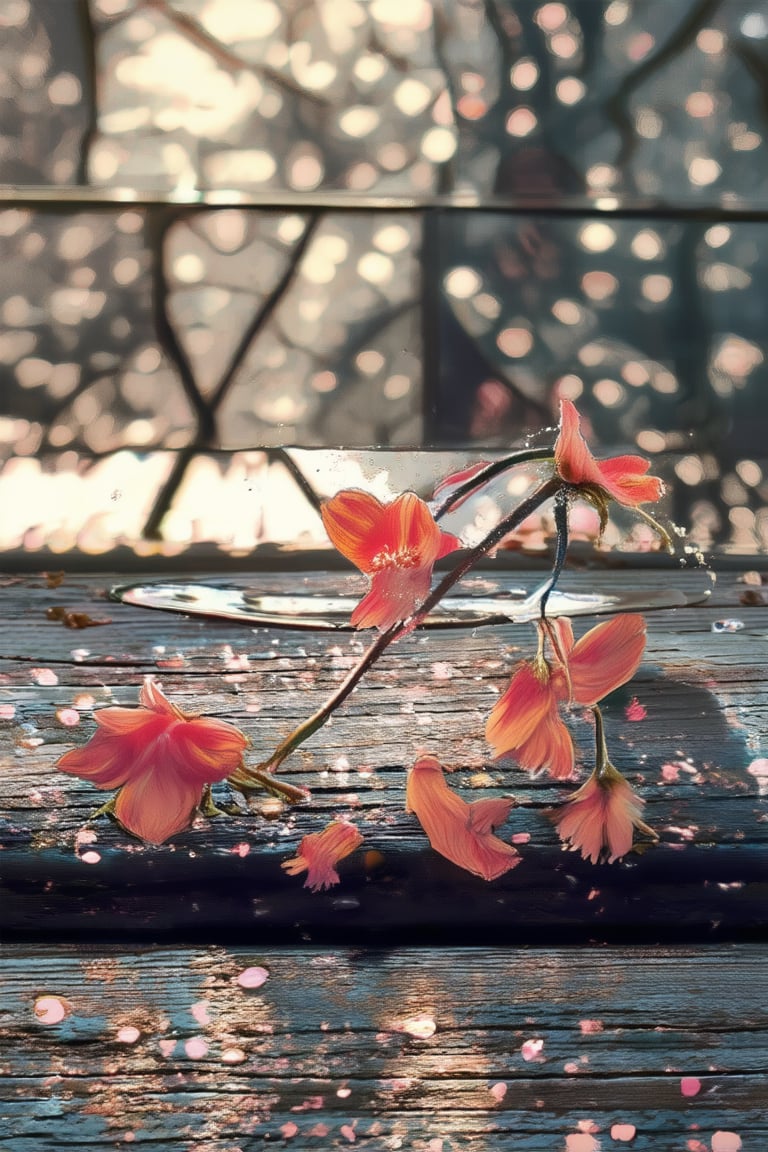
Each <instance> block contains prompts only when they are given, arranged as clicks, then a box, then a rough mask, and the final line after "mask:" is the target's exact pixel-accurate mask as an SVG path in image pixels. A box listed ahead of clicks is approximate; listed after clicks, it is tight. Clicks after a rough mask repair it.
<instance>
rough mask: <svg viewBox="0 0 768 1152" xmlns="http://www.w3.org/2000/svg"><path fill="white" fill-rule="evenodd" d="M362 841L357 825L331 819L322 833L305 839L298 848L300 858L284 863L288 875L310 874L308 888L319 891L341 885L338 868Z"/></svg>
mask: <svg viewBox="0 0 768 1152" xmlns="http://www.w3.org/2000/svg"><path fill="white" fill-rule="evenodd" d="M362 842H363V837H362V836H361V835H360V833H359V832H358V830H357V828H356V827H355V825H354V824H351V823H349V821H347V820H332V821H331V823H330V824H327V825H326V826H325V828H323V830H322V832H312V833H310V834H309V835H308V836H305V837H304V838H303V840H302V841H301V844H300V846H299V852H298V855H297V856H294V857H293V859H292V860H285V861H283V863H282V864H281V868H284V869H285V871H286V872H287V873H288V874H289V876H297V875H299V873H301V872H306V873H307V879H306V881H305V883H304V887H305V888H311V889H312V891H313V892H317V891H319V890H321V889H323V888H330V887H332V885H334V884H338V883H339V874H338V872H337V871H336V865H337V864H338V862H339V860H343V859H344V857H345V856H349V854H350V853H351V852H354V851H355V849H356V848H359V847H360V845H361V844H362Z"/></svg>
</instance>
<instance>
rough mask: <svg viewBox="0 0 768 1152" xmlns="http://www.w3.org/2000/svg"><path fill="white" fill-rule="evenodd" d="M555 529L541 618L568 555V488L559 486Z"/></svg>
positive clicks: (544, 614) (545, 611)
mask: <svg viewBox="0 0 768 1152" xmlns="http://www.w3.org/2000/svg"><path fill="white" fill-rule="evenodd" d="M555 530H556V532H557V541H556V545H555V563H554V566H553V568H552V575H551V577H550V579H549V583H548V584H547V587H546V588H545V590H544V594H543V595H542V597H541V604H540V605H539V611H540V613H541V618H542V620H543V619H544V617H545V616H546V614H547V601H548V600H549V598H550V596H551V595H552V593H553V592H554V590H555V588H556V587H557V582H558V580H559V579H560V573H561V572H562V570H563V565H564V564H565V558H566V556H567V555H568V489H567V488H561V489H560V490H559V492H558V493H557V495H556V496H555Z"/></svg>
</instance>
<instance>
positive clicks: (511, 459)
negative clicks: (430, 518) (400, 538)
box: [434, 448, 553, 520]
mask: <svg viewBox="0 0 768 1152" xmlns="http://www.w3.org/2000/svg"><path fill="white" fill-rule="evenodd" d="M552 459H553V456H552V449H551V448H524V449H522V450H521V451H520V452H512V453H511V454H510V455H509V456H504V457H503V458H502V459H501V460H494V461H493V462H492V463H491V464H488V465H487V466H486V467H485V468H483V469H481V471H480V472H476V473H475V475H474V476H470V478H469V480H465V481H464V483H463V484H460V485H459V487H458V488H456V489H454V491H453V492H451V493H450V495H449V496H446V498H445V500H443V502H442V504H440V505H438V507H437V510H436V511H435V513H434V517H435V520H440V519H441V518H442V517H443V516H445V515H446V513H447V512H450V510H451V509H452V508H454V507H455V506H456V505H457V504H460V503H461V501H462V500H464V499H465V498H466V497H467V496H469V495H470V494H471V493H472V492H475V491H476V490H477V489H478V488H482V487H483V485H484V484H487V483H488V481H489V480H493V479H494V478H495V477H496V476H500V475H501V474H502V472H507V471H508V470H509V469H510V468H516V467H517V465H518V464H528V463H531V462H533V461H535V462H536V463H539V464H540V463H543V462H544V461H546V460H552Z"/></svg>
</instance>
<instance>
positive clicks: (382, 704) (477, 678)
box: [0, 571, 768, 944]
mask: <svg viewBox="0 0 768 1152" xmlns="http://www.w3.org/2000/svg"><path fill="white" fill-rule="evenodd" d="M259 579H260V590H261V591H263V592H266V591H275V592H278V591H286V590H296V589H297V588H301V589H302V590H307V589H314V590H317V591H318V592H320V593H323V594H328V593H329V592H339V591H345V592H349V593H351V594H355V593H356V592H357V591H359V590H360V588H361V581H360V580H358V579H357V578H356V577H353V576H349V575H345V574H340V573H334V574H330V575H325V576H322V575H319V574H294V575H293V576H287V575H283V576H280V575H279V574H274V573H270V574H263V575H262V576H261V577H260V578H259ZM539 579H540V577H539V576H538V575H534V574H531V576H530V577H529V579H528V580H527V581H526V580H525V579H523V578H521V577H520V576H519V575H518V574H516V575H514V576H496V575H495V574H492V573H491V574H488V573H482V574H480V575H478V576H476V577H474V579H472V580H469V581H467V582H466V585H467V590H473V589H474V590H475V591H478V590H479V591H488V592H494V593H495V592H497V591H498V590H500V589H504V588H506V587H509V586H511V585H514V586H519V585H520V584H521V583H522V584H527V585H528V586H533V585H534V584H536V583H537V582H538V580H539ZM119 581H120V577H119V576H116V577H115V580H114V582H119ZM670 581H675V582H676V583H677V584H678V586H680V587H682V588H688V587H691V586H692V585H694V584H695V585H696V586H697V587H701V586H702V584H703V578H702V576H701V575H695V574H693V575H692V574H687V573H680V574H678V573H675V572H652V571H651V572H634V573H629V572H616V573H605V572H600V573H597V574H592V573H588V572H584V573H573V574H569V576H568V580H567V585H568V587H569V588H570V589H572V590H574V591H586V590H592V589H593V588H594V587H595V585H596V584H599V587H600V588H601V590H603V589H604V590H607V591H611V590H618V591H622V590H624V591H626V590H627V589H628V588H631V589H643V588H647V589H651V590H652V589H654V588H658V587H660V586H663V585H665V584H668V583H669V582H670ZM111 582H112V581H110V580H109V578H107V577H104V576H103V575H100V576H97V577H85V576H82V577H81V576H77V577H75V576H71V577H67V578H66V579H65V581H64V583H63V584H62V585H61V587H59V588H57V589H48V588H47V587H46V583H45V580H43V579H42V578H40V577H34V576H30V577H12V578H8V579H7V580H6V581H5V582H4V583H3V586H2V587H1V588H0V592H1V593H2V594H1V595H0V707H2V709H3V711H2V712H0V716H2V717H4V718H3V719H0V758H1V761H0V762H1V763H2V769H3V770H2V774H1V775H0V845H2V851H1V852H0V883H1V884H2V891H1V895H2V901H1V902H0V933H2V938H3V939H5V940H9V939H19V940H21V939H29V940H32V939H51V938H53V939H60V940H64V939H71V940H74V939H77V940H79V939H83V938H92V939H99V938H101V939H110V940H114V941H121V940H122V941H126V942H127V941H130V940H131V939H146V940H155V941H157V940H162V939H166V938H167V939H171V940H179V939H182V940H187V941H189V942H194V941H205V942H209V941H212V940H220V941H221V942H238V941H239V942H245V941H248V942H251V941H252V942H269V943H279V942H284V943H286V942H291V941H295V942H299V943H308V942H315V943H321V942H324V941H327V942H338V943H345V944H353V943H377V942H378V943H386V944H390V943H395V942H396V941H398V940H400V941H403V942H410V943H419V942H421V943H424V944H426V943H432V942H443V943H451V942H453V943H466V942H475V943H481V942H494V943H502V942H505V943H514V944H518V943H525V942H537V941H538V942H542V941H550V940H551V941H557V942H564V941H567V940H573V941H582V942H584V941H589V940H614V941H615V940H627V939H629V938H630V937H634V938H636V939H637V940H640V941H645V940H654V939H656V940H664V939H666V940H675V939H677V940H692V939H695V938H698V939H701V940H707V941H709V940H718V939H720V940H722V939H728V938H731V939H736V938H742V939H744V938H750V937H755V936H756V935H758V936H762V933H763V931H764V926H765V910H766V897H767V896H768V866H767V865H768V810H767V808H766V795H765V793H766V791H767V790H768V780H767V779H766V777H765V776H762V777H761V776H760V774H759V773H760V765H759V764H758V766H757V767H755V763H754V762H755V761H756V760H759V758H760V757H761V756H762V755H763V754H764V752H763V749H764V734H765V731H766V713H767V712H768V691H767V678H768V672H767V670H766V662H765V659H764V655H765V650H766V641H767V640H768V609H767V608H754V607H744V606H741V605H740V604H739V595H740V593H741V592H742V591H743V586H742V585H740V584H738V583H737V581H736V578H735V576H733V575H727V576H721V578H720V580H719V582H718V584H717V586H716V588H715V592H714V596H713V597H712V599H711V601H710V602H709V603H707V604H706V605H705V606H701V607H688V608H681V609H676V610H663V611H658V612H655V613H649V614H648V624H649V641H648V649H647V655H646V659H645V662H644V663H643V665H642V667H641V669H640V671H639V672H638V674H637V676H636V677H635V679H634V680H633V682H632V683H631V685H628V686H627V688H626V689H621V690H619V692H617V693H616V694H614V696H613V697H612V698H611V700H610V701H609V702H608V706H607V708H606V718H607V729H608V738H609V743H610V747H611V751H612V755H613V759H614V760H615V762H616V763H617V765H618V766H619V767H620V768H621V769H622V770H623V771H625V772H626V773H627V775H628V777H629V779H630V780H631V781H632V782H633V783H635V784H636V785H637V786H638V787H639V789H640V791H641V794H642V795H643V796H644V797H645V799H646V801H647V807H646V818H647V820H648V822H649V823H650V824H652V825H653V826H654V827H655V828H656V829H657V830H658V832H659V834H660V836H661V844H660V845H659V846H657V847H655V848H653V849H651V850H650V851H648V852H646V853H645V854H643V855H635V856H632V857H630V858H628V859H627V860H626V861H625V862H624V863H622V864H616V865H612V866H601V867H597V868H595V867H593V866H592V865H590V864H587V863H585V862H584V861H582V860H581V859H579V858H578V857H577V856H576V855H575V854H573V853H564V852H563V851H562V850H561V848H560V845H559V844H558V842H557V840H556V837H555V835H554V831H553V829H552V827H551V824H550V822H549V820H548V819H547V818H546V815H545V812H546V810H547V809H548V808H549V807H550V806H551V805H552V804H553V803H554V802H556V801H558V800H560V799H562V798H563V797H564V796H565V795H567V793H568V792H569V791H571V790H572V786H569V785H557V784H554V783H553V782H551V781H549V780H543V779H531V778H530V777H528V776H527V775H526V774H524V773H522V772H520V771H519V770H517V769H516V768H515V767H514V764H512V763H501V764H499V763H493V762H492V761H491V760H490V759H489V750H488V746H487V745H486V744H485V741H484V739H483V728H484V723H485V719H486V717H487V715H488V712H489V711H490V708H491V707H492V705H493V703H494V701H495V700H496V699H497V697H498V693H499V692H500V691H503V689H504V687H505V686H506V682H507V679H508V674H509V672H510V670H511V669H512V668H513V667H514V664H515V662H516V661H517V660H518V659H520V658H521V656H526V655H530V654H531V651H532V645H533V629H532V627H531V626H530V625H524V626H511V625H509V626H488V627H482V628H477V629H474V630H473V629H470V628H468V629H462V630H458V631H453V630H451V631H442V632H428V633H425V632H420V633H416V634H414V635H412V636H411V637H409V638H407V639H405V640H403V641H401V642H400V643H398V644H397V645H395V646H394V647H393V648H392V649H391V650H390V652H388V653H387V654H386V655H385V657H384V658H383V659H382V660H381V662H380V664H379V665H378V666H377V667H376V668H375V669H374V670H373V671H372V672H371V674H370V675H369V676H368V677H367V679H366V680H365V681H364V682H363V684H362V685H361V686H360V687H359V688H358V689H357V690H356V692H355V693H354V694H353V696H352V697H351V698H350V700H349V701H347V703H346V704H345V705H344V706H343V708H342V709H341V710H340V711H339V712H338V713H337V715H336V716H335V717H334V719H333V721H332V723H331V724H329V725H328V726H327V727H326V728H325V729H324V730H322V731H321V732H319V733H318V734H317V735H316V736H315V737H313V739H312V740H311V741H310V742H309V743H308V744H307V745H305V746H304V748H303V749H302V750H300V751H299V752H298V753H297V754H296V755H295V756H294V757H293V758H292V759H291V760H290V761H289V762H288V763H287V764H286V769H287V771H286V776H287V778H288V779H290V780H291V781H293V782H295V783H300V784H302V785H306V786H308V787H309V788H310V789H311V791H312V800H311V802H310V803H308V804H307V805H305V806H302V807H300V808H296V809H293V810H291V811H285V812H283V813H281V814H278V815H277V817H276V818H273V819H267V818H265V815H264V814H263V811H262V805H261V802H259V801H258V800H257V801H256V802H255V803H254V804H253V806H252V811H251V812H248V811H246V810H245V808H244V806H243V805H242V803H241V802H240V801H238V799H237V798H236V797H234V796H232V795H231V794H230V793H229V792H228V789H227V787H226V785H222V786H217V787H216V788H215V793H216V796H217V799H219V800H220V801H222V802H224V803H231V804H233V805H234V807H235V811H236V814H235V815H232V816H229V817H226V818H220V819H217V820H215V821H208V820H204V819H202V818H201V819H200V820H199V821H198V822H197V823H196V825H195V827H194V828H192V829H191V830H189V831H188V832H186V833H184V834H183V835H181V836H179V837H178V838H176V840H175V841H174V843H173V844H169V845H165V846H163V847H160V848H149V847H145V846H142V845H140V844H138V843H137V842H136V841H134V840H132V839H131V838H130V837H128V836H126V835H125V834H124V833H123V832H122V831H121V830H120V829H119V828H118V827H117V826H116V825H114V824H113V823H111V822H110V821H109V820H108V819H106V818H102V819H100V820H99V821H97V822H95V823H93V824H92V825H91V826H90V827H91V828H92V830H93V832H95V835H96V839H95V841H94V842H93V843H88V844H87V849H88V851H89V852H93V853H95V854H96V855H97V856H98V859H97V860H96V861H95V862H94V863H92V864H89V863H87V862H85V861H84V859H83V856H84V854H85V847H86V846H85V845H84V843H83V841H82V840H80V841H78V839H77V833H78V831H79V830H80V829H81V828H82V826H83V824H84V822H85V821H86V820H87V819H88V817H89V815H90V813H92V812H93V811H94V809H95V808H97V807H98V806H99V805H100V804H101V803H102V802H103V800H104V798H105V796H104V794H103V793H100V792H97V791H96V790H95V789H93V788H92V787H90V786H89V785H87V784H85V783H83V782H81V781H79V780H77V779H74V778H72V777H68V776H64V775H62V774H58V773H57V772H56V770H55V768H54V764H55V761H56V759H57V757H58V756H59V755H60V754H61V753H62V752H64V751H66V750H67V749H68V748H71V747H73V746H75V745H77V744H80V743H82V742H84V741H85V740H86V739H87V738H88V736H89V735H90V734H91V733H92V732H93V730H94V725H93V722H92V719H91V717H92V712H93V709H94V708H98V707H103V706H104V705H106V704H110V703H120V704H133V703H135V702H136V700H137V693H138V687H139V685H140V683H141V679H142V677H143V676H144V675H145V674H148V673H151V674H154V675H156V676H158V677H159V678H160V680H161V682H162V684H163V686H164V688H165V690H166V691H167V692H168V693H169V694H170V695H171V696H172V697H173V699H174V700H176V701H177V702H178V703H179V704H180V706H181V707H182V708H184V709H186V710H188V711H191V712H202V713H207V714H211V715H217V716H221V717H224V718H227V719H229V720H231V721H233V722H234V723H235V724H238V725H239V726H240V727H242V728H243V729H244V731H245V732H246V733H247V735H248V736H249V737H250V739H251V741H252V745H253V748H252V759H253V762H255V761H257V760H258V759H260V758H261V757H262V756H264V755H265V754H266V753H268V751H270V750H271V748H272V747H274V745H275V744H276V743H277V742H278V740H279V739H280V738H281V737H283V736H284V735H285V734H286V733H287V732H288V731H290V729H291V727H292V726H293V725H294V724H295V723H296V722H298V721H299V720H300V719H302V718H303V717H305V716H306V715H307V714H308V713H309V712H310V711H311V710H312V709H313V708H315V707H316V706H317V705H318V704H320V703H321V702H322V701H323V699H324V698H325V696H326V695H327V693H328V692H329V691H330V690H332V688H333V687H334V686H335V685H336V684H338V683H339V681H340V680H341V679H342V678H343V676H344V675H345V673H346V671H347V670H348V668H349V667H350V666H351V665H352V664H353V663H354V661H355V660H356V659H357V657H358V655H359V653H360V651H361V649H362V640H361V637H360V636H358V635H355V634H351V633H326V632H322V633H298V632H291V631H289V630H277V629H264V628H257V629H254V628H252V627H249V626H248V625H238V624H234V623H227V622H222V621H210V620H200V619H196V618H187V617H184V616H179V615H171V614H166V613H160V612H151V611H147V610H142V609H139V608H132V607H128V606H125V605H120V604H110V603H107V602H106V601H105V599H104V594H105V591H106V588H107V587H108V586H109V584H110V583H111ZM254 582H255V578H252V579H251V580H250V581H247V580H246V581H243V583H246V584H247V583H250V584H253V583H254ZM55 605H63V606H65V607H66V608H67V609H69V610H73V611H84V612H87V613H89V614H90V615H91V616H93V617H102V616H109V617H111V620H112V622H111V623H110V624H109V625H106V626H104V627H99V628H88V629H84V630H82V631H80V630H72V629H69V628H66V627H64V626H63V625H62V624H61V623H57V622H53V621H50V620H47V619H46V616H45V612H46V609H47V608H49V607H51V606H55ZM728 616H738V617H740V618H741V619H742V620H743V622H744V624H745V627H744V628H743V630H742V631H739V632H736V633H733V634H727V633H726V634H720V635H718V634H714V633H713V632H712V631H711V625H712V622H713V621H715V620H718V619H720V618H722V617H728ZM593 622H594V621H592V620H584V621H581V622H579V621H577V622H576V630H577V633H578V632H580V631H583V630H585V629H586V628H587V627H589V626H590V624H591V623H593ZM54 677H55V683H47V681H52V680H53V679H54ZM632 696H637V697H638V698H639V700H640V701H641V702H642V704H643V705H644V706H645V707H646V709H647V712H648V716H647V719H645V720H643V721H641V722H635V723H632V722H628V721H627V720H626V719H625V718H624V708H625V706H626V704H627V703H628V701H629V700H630V698H631V697H632ZM73 707H75V708H76V709H77V711H78V712H79V715H80V722H79V723H78V724H77V725H76V726H73V727H68V726H67V725H65V724H64V723H63V722H62V721H61V719H60V713H61V709H63V708H68V709H71V708H73ZM57 713H58V714H59V715H57ZM573 730H574V733H575V736H576V740H577V744H578V746H579V748H580V751H581V755H582V757H583V761H584V763H585V764H588V762H589V759H590V756H591V739H592V736H591V728H590V726H589V724H588V723H587V722H585V721H584V720H583V719H582V718H580V717H578V716H574V727H573ZM423 751H431V752H433V753H435V754H436V755H437V756H438V757H439V758H440V759H441V761H442V762H443V763H444V764H445V765H446V767H448V768H450V769H452V770H453V773H454V774H453V776H452V784H453V785H454V786H456V787H457V788H459V789H460V790H461V792H462V794H463V795H465V796H466V797H467V798H469V799H475V798H477V797H479V796H481V795H489V794H490V795H494V794H501V795H514V797H515V798H516V802H517V804H516V807H515V809H513V811H512V814H511V817H510V820H509V821H508V823H507V824H506V825H505V826H504V828H503V829H502V830H501V834H502V835H503V836H504V838H506V839H509V838H511V837H512V836H514V835H517V836H518V837H522V838H523V840H525V841H526V842H523V843H519V847H520V851H521V853H522V854H523V856H524V862H523V863H522V864H521V865H520V866H519V867H517V868H516V869H515V870H514V871H512V872H511V873H508V874H507V875H506V876H504V877H502V878H500V879H499V880H496V881H494V882H493V883H491V884H486V883H485V882H484V881H482V880H478V879H475V878H473V877H471V876H469V875H468V874H466V873H464V872H462V871H460V870H459V869H457V868H456V867H455V866H454V865H452V864H450V863H449V862H448V861H446V860H444V859H443V858H442V857H440V856H438V855H437V854H435V853H434V852H432V851H431V849H430V848H429V845H428V843H427V841H426V838H425V836H424V835H423V833H422V831H421V829H420V827H419V825H418V823H417V821H416V820H415V818H414V817H412V816H409V815H407V814H406V813H405V811H404V784H405V772H406V769H407V767H408V766H409V765H410V764H412V763H413V760H414V759H415V757H416V756H417V755H418V754H419V753H420V752H423ZM665 766H666V767H665ZM750 768H751V771H750ZM756 773H757V774H756ZM337 815H343V816H347V817H349V818H352V819H353V820H355V821H356V823H357V824H358V826H359V828H360V830H361V832H362V833H363V834H364V836H365V846H364V848H365V849H366V850H369V852H373V853H374V854H375V855H373V856H372V855H370V854H366V851H361V852H358V853H356V854H355V855H354V856H352V857H350V858H349V859H348V860H346V861H344V862H342V865H341V874H342V883H341V885H340V886H339V887H338V888H335V889H333V890H332V891H331V892H329V893H322V894H312V893H310V892H308V891H307V890H306V889H304V888H303V887H302V886H301V880H300V878H290V877H288V876H286V875H285V873H284V872H283V871H282V870H281V868H280V863H281V861H283V860H285V859H287V858H288V857H289V856H290V855H293V854H294V852H295V849H296V847H297V846H298V843H299V841H300V839H301V836H302V835H303V834H305V833H306V832H310V831H317V830H318V829H319V828H320V827H322V825H323V824H324V823H325V822H326V821H327V820H328V819H330V818H331V817H333V816H337Z"/></svg>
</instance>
